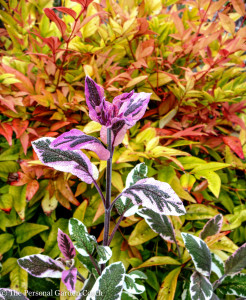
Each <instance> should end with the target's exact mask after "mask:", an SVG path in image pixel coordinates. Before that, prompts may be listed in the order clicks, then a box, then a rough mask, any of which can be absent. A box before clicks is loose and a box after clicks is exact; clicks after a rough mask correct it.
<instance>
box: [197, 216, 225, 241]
mask: <svg viewBox="0 0 246 300" xmlns="http://www.w3.org/2000/svg"><path fill="white" fill-rule="evenodd" d="M222 223H223V216H222V215H221V214H219V215H216V216H215V217H213V218H212V219H210V220H209V221H208V222H207V223H206V224H205V226H204V227H203V230H202V231H201V233H200V238H201V239H203V240H204V239H205V238H206V237H208V236H212V235H215V234H217V233H219V232H220V230H221V227H222Z"/></svg>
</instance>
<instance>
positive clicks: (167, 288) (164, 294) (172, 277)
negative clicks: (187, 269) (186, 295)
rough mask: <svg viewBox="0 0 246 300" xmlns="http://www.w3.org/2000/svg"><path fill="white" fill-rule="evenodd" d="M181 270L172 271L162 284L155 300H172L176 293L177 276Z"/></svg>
mask: <svg viewBox="0 0 246 300" xmlns="http://www.w3.org/2000/svg"><path fill="white" fill-rule="evenodd" d="M180 271H181V268H180V267H179V268H176V269H174V270H172V271H171V272H170V273H169V274H168V275H167V276H166V277H165V279H164V281H163V282H162V285H161V288H160V291H159V293H158V296H157V300H162V299H163V300H164V299H165V300H172V299H174V295H175V292H176V287H177V281H178V276H179V273H180Z"/></svg>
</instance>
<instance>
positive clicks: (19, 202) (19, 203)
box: [9, 185, 27, 220]
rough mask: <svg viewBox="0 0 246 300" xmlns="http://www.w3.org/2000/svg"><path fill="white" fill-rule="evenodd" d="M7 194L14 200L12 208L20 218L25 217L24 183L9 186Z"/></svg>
mask: <svg viewBox="0 0 246 300" xmlns="http://www.w3.org/2000/svg"><path fill="white" fill-rule="evenodd" d="M9 194H10V195H11V196H12V198H13V201H14V208H15V210H16V212H17V214H18V215H19V217H20V219H21V220H24V219H25V208H26V203H27V201H26V185H24V186H10V187H9Z"/></svg>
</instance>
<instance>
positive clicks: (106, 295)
mask: <svg viewBox="0 0 246 300" xmlns="http://www.w3.org/2000/svg"><path fill="white" fill-rule="evenodd" d="M124 278H125V268H124V265H123V263H122V262H117V263H113V264H111V265H110V266H108V267H106V268H105V269H104V270H103V272H102V275H101V276H100V277H98V278H97V280H96V282H95V284H94V286H93V288H92V290H91V292H90V294H89V295H88V296H87V298H86V299H87V300H109V299H110V300H120V299H121V294H122V290H123V284H124ZM98 291H100V293H99V292H98Z"/></svg>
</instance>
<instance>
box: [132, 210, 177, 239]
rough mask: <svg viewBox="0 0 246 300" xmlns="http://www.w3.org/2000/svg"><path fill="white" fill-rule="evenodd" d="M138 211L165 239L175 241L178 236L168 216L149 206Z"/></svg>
mask: <svg viewBox="0 0 246 300" xmlns="http://www.w3.org/2000/svg"><path fill="white" fill-rule="evenodd" d="M137 213H138V215H140V216H141V217H143V218H144V219H145V222H146V223H147V224H148V225H149V226H150V228H151V229H152V230H153V231H154V232H156V233H158V234H159V235H160V236H161V237H162V238H163V239H164V240H165V241H168V242H170V243H175V241H176V238H175V232H174V229H173V225H172V223H171V221H170V220H169V219H168V217H167V216H165V215H159V214H158V213H156V212H154V211H153V210H151V209H148V208H142V209H141V210H139V211H138V212H137Z"/></svg>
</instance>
